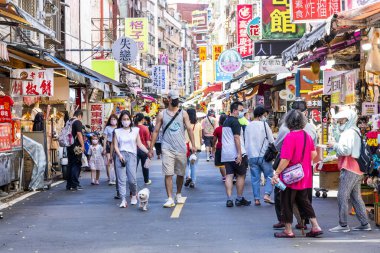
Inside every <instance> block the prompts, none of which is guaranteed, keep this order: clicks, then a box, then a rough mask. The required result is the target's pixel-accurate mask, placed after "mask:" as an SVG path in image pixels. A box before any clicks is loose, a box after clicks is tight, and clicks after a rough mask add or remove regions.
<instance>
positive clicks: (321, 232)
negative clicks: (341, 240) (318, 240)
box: [306, 230, 323, 237]
mask: <svg viewBox="0 0 380 253" xmlns="http://www.w3.org/2000/svg"><path fill="white" fill-rule="evenodd" d="M322 234H323V231H322V230H318V231H313V230H310V232H309V233H306V237H318V236H320V235H322Z"/></svg>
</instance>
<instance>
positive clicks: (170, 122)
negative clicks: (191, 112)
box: [162, 109, 182, 137]
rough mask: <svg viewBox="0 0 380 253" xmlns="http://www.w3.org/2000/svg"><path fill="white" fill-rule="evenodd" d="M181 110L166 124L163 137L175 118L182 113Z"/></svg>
mask: <svg viewBox="0 0 380 253" xmlns="http://www.w3.org/2000/svg"><path fill="white" fill-rule="evenodd" d="M181 111H182V109H179V110H178V111H177V112H176V114H174V116H173V118H172V119H171V120H170V121H169V123H168V124H167V125H166V126H165V128H164V131H163V132H162V137H163V136H164V135H165V132H166V130H168V128H169V127H170V125H171V124H172V123H173V121H174V120H175V118H177V116H178V114H180V112H181Z"/></svg>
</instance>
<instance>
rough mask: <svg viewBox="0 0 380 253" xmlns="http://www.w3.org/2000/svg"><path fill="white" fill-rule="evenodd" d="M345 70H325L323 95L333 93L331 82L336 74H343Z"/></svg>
mask: <svg viewBox="0 0 380 253" xmlns="http://www.w3.org/2000/svg"><path fill="white" fill-rule="evenodd" d="M343 73H344V71H334V70H325V71H323V95H331V82H332V78H333V77H334V76H339V75H342V74H343Z"/></svg>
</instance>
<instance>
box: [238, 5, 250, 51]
mask: <svg viewBox="0 0 380 253" xmlns="http://www.w3.org/2000/svg"><path fill="white" fill-rule="evenodd" d="M236 15H237V16H236V22H237V23H236V31H237V45H238V47H237V50H238V52H239V54H240V55H241V57H242V58H252V54H253V43H252V40H251V39H250V38H249V36H248V33H247V27H248V23H249V22H250V21H251V20H252V18H253V8H252V4H238V5H237V12H236Z"/></svg>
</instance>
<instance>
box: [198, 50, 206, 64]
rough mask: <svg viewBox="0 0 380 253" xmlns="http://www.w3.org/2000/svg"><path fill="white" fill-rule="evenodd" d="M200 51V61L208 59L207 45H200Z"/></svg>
mask: <svg viewBox="0 0 380 253" xmlns="http://www.w3.org/2000/svg"><path fill="white" fill-rule="evenodd" d="M198 50H199V51H198V53H199V60H200V61H205V60H207V47H199V48H198Z"/></svg>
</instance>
